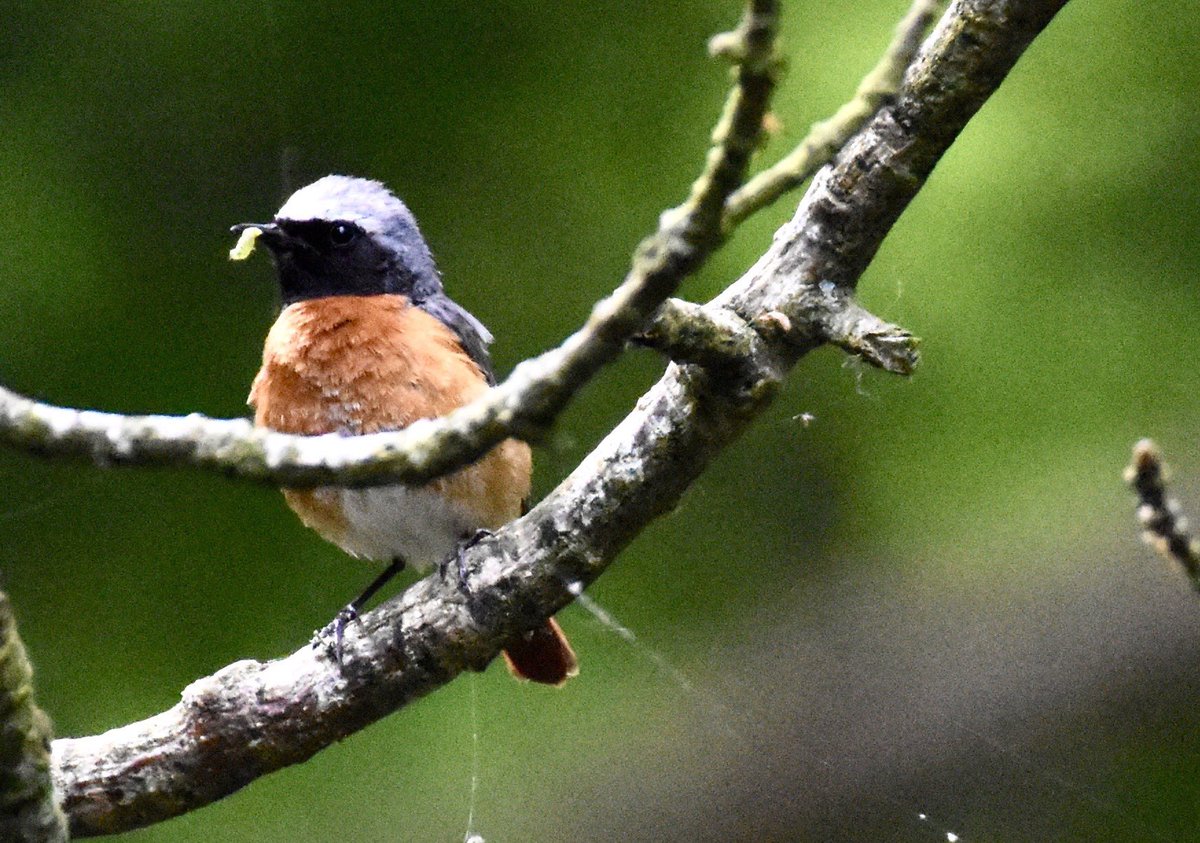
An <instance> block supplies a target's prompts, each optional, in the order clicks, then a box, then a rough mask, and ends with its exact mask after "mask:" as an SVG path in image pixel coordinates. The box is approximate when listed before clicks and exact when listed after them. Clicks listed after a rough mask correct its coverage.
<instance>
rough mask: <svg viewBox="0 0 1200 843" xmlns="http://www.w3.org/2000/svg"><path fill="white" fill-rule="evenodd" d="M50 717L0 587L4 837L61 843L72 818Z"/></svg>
mask: <svg viewBox="0 0 1200 843" xmlns="http://www.w3.org/2000/svg"><path fill="white" fill-rule="evenodd" d="M50 733H51V729H50V718H48V717H47V716H46V714H45V712H43V711H42V710H41V709H40V708H38V706H37V703H35V702H34V699H33V668H32V667H31V666H30V664H29V658H28V656H26V654H25V645H24V644H23V643H22V642H21V637H20V635H18V634H17V619H16V616H15V614H14V613H13V608H12V603H10V602H9V599H8V595H7V594H5V593H4V592H3V591H0V840H21V841H27V842H28V843H58V841H65V840H66V839H67V820H66V817H64V816H63V813H62V811H61V810H59V807H58V798H57V796H56V795H55V793H54V783H53V781H52V780H51V777H50Z"/></svg>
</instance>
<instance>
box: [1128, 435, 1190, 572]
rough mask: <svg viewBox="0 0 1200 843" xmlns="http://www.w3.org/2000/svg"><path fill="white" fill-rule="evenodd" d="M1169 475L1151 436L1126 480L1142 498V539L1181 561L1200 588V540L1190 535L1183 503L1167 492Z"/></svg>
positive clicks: (1137, 448) (1140, 447)
mask: <svg viewBox="0 0 1200 843" xmlns="http://www.w3.org/2000/svg"><path fill="white" fill-rule="evenodd" d="M1166 474H1167V467H1166V465H1164V464H1163V461H1162V454H1161V453H1160V452H1159V450H1158V446H1157V445H1155V444H1154V442H1153V441H1151V440H1149V439H1142V440H1140V441H1138V442H1137V443H1136V444H1135V445H1134V446H1133V461H1132V462H1130V464H1129V467H1128V468H1126V469H1125V482H1126V483H1128V484H1129V486H1130V487H1131V488H1132V489H1133V491H1134V492H1135V493H1136V494H1137V497H1138V508H1137V517H1138V521H1140V522H1141V524H1142V528H1143V530H1142V538H1144V539H1145V540H1146V544H1148V545H1150V546H1151V547H1153V548H1154V549H1155V550H1157V551H1158V552H1159V554H1160V555H1161V556H1163V557H1164V558H1166V559H1169V560H1171V561H1173V562H1176V563H1178V564H1179V565H1180V567H1182V568H1183V570H1184V573H1186V574H1187V575H1188V578H1189V579H1190V580H1191V581H1192V586H1193V587H1195V588H1196V589H1197V590H1198V591H1200V543H1197V542H1196V540H1195V539H1193V538H1192V537H1191V535H1189V534H1188V530H1187V520H1186V519H1185V518H1184V517H1183V516H1182V515H1181V514H1180V507H1179V502H1178V501H1177V500H1175V499H1174V498H1172V497H1168V495H1167V486H1166Z"/></svg>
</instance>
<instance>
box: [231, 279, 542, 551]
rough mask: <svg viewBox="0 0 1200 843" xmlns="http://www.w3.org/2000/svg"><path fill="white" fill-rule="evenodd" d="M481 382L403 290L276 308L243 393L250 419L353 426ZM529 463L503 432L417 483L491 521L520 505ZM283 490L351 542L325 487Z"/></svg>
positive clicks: (457, 396)
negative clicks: (465, 459) (479, 454)
mask: <svg viewBox="0 0 1200 843" xmlns="http://www.w3.org/2000/svg"><path fill="white" fill-rule="evenodd" d="M487 388H488V387H487V382H486V381H485V380H484V377H483V373H482V372H481V371H480V370H479V367H478V366H477V365H476V363H475V362H474V361H473V360H472V359H471V358H470V356H468V355H467V354H466V353H465V352H463V350H462V348H461V346H460V345H459V343H458V339H457V337H456V336H455V334H454V332H453V331H451V330H450V329H449V328H447V327H446V326H445V325H443V324H442V323H441V322H439V321H438V320H437V319H436V318H435V317H433V316H431V315H429V314H428V313H426V312H425V311H424V310H421V309H420V308H418V307H414V306H412V305H410V304H409V302H408V300H407V299H406V298H405V297H404V296H398V295H377V296H329V297H326V298H318V299H310V300H308V301H303V302H297V303H296V304H292V305H289V306H288V307H287V308H285V309H284V311H283V312H282V313H281V314H280V316H279V319H278V320H277V321H276V322H275V325H274V326H273V327H272V328H271V332H270V334H269V335H268V336H267V342H266V346H265V348H264V349H263V364H262V368H261V369H260V370H259V373H258V376H257V377H256V378H255V379H254V384H253V386H252V387H251V389H250V399H249V400H250V404H252V405H253V406H254V408H255V414H254V418H255V422H256V423H257V424H259V425H263V426H265V427H269V428H272V429H274V430H280V431H284V432H287V433H300V434H309V435H312V434H320V433H332V432H340V433H344V434H347V435H354V434H362V433H374V432H377V431H381V430H395V429H398V428H402V427H405V426H407V425H409V424H411V423H412V422H414V421H416V420H417V419H421V418H431V417H435V416H440V415H445V414H446V413H448V412H450V411H452V410H454V409H456V408H457V407H460V406H462V405H463V404H465V403H467V402H468V401H470V400H472V399H473V398H475V397H476V396H478V395H480V394H482V393H483V392H485V391H486V390H487ZM531 469H532V463H531V457H530V453H529V448H528V446H527V445H525V444H524V443H523V442H517V441H515V440H511V439H510V440H507V441H505V442H502V443H501V444H500V445H498V446H496V447H495V448H494V449H492V450H491V451H490V452H489V453H488V454H487V455H485V456H484V457H483V458H481V459H480V460H478V461H477V462H475V463H473V464H472V465H470V466H468V467H466V468H464V469H462V470H460V471H458V472H455V473H454V474H451V475H448V476H446V477H442V478H439V479H437V480H434V481H432V482H431V483H429V484H427V486H425V487H424V488H426V489H428V490H430V491H436V492H438V493H439V494H441V495H442V496H443V497H444V498H446V499H447V500H448V501H451V502H453V503H454V504H455V505H456V506H459V507H462V508H464V510H465V511H467V512H469V513H471V515H472V518H471V519H470V520H472V521H474V522H476V523H473V524H471V525H470V526H471V528H472V529H478V528H495V527H498V526H500V525H502V524H504V523H506V522H508V521H511V520H512V519H513V518H516V517H517V516H518V515H520V514H521V506H522V502H523V501H524V500H525V498H526V497H527V496H528V495H529V488H530V474H531ZM286 494H287V496H288V502H289V504H291V505H292V507H293V508H294V509H295V510H296V511H297V513H298V514H299V515H300V516H301V518H302V519H303V520H304V521H305V523H306V524H308V525H309V526H310V527H313V528H314V529H316V530H317V531H318V532H320V533H321V534H322V535H323V536H325V537H326V538H328V539H330V540H331V541H334V542H336V543H338V544H342V545H343V546H345V545H347V544H352V542H348V541H347V535H346V532H347V531H348V530H353V529H354V527H353V525H352V524H348V523H347V522H346V521H345V519H343V518H342V517H341V513H340V512H339V507H338V505H337V495H336V494H334V493H333V490H323V489H319V490H313V491H304V492H287V493H286ZM397 517H401V518H402V517H403V513H397ZM450 550H453V547H450V548H447V552H449V551H450Z"/></svg>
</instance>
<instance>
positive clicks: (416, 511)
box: [320, 486, 479, 570]
mask: <svg viewBox="0 0 1200 843" xmlns="http://www.w3.org/2000/svg"><path fill="white" fill-rule="evenodd" d="M320 493H321V494H322V495H336V496H340V497H341V503H342V516H343V518H345V521H346V530H345V533H344V534H343V535H342V536H341V540H340V541H339V542H338V544H340V545H341V546H342V548H343V549H344V550H345V551H346V552H347V553H352V554H354V555H355V556H361V557H363V558H365V559H375V560H378V561H380V562H390V561H392V560H393V559H395V558H396V557H400V558H402V559H403V560H404V561H405V563H406V564H408V565H409V566H410V567H413V568H416V569H417V570H427V569H429V568H431V567H432V566H434V565H436V564H438V563H440V562H442V561H444V560H445V559H446V558H447V557H448V556H450V554H451V553H453V552H454V551H455V548H457V547H458V543H459V542H461V541H462V540H463V539H466V538H469V537H470V536H472V535H473V534H474V532H475V530H476V529H477V528H478V526H479V525H478V522H477V521H476V520H475V519H473V518H471V517H470V515H469V513H467V512H465V511H463V510H462V509H460V508H458V507H455V506H453V505H451V504H448V503H446V501H445V499H444V498H442V497H441V496H440V495H438V494H436V493H434V492H431V491H428V490H426V489H419V488H413V487H411V486H380V487H377V488H371V489H322V490H321V492H320Z"/></svg>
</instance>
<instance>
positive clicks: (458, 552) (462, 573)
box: [438, 530, 494, 597]
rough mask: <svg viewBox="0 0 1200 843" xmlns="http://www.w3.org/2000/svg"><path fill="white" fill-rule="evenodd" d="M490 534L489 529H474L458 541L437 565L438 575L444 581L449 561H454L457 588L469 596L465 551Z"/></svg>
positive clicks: (469, 587) (469, 588)
mask: <svg viewBox="0 0 1200 843" xmlns="http://www.w3.org/2000/svg"><path fill="white" fill-rule="evenodd" d="M492 535H494V534H493V533H492V531H491V530H476V531H475V533H474V534H473V535H470V536H468V537H467V538H465V539H463V540H462V541H460V542H459V543H458V547H456V548H455V549H454V552H453V553H451V554H450V555H449V556H447V557H446V558H445V559H443V560H442V562H441V564H440V565H438V576H440V577H441V578H442V580H443V581H445V579H446V574H448V573H449V572H450V563H451V562H454V563H455V573H457V574H458V582H457V583H456V585H457V586H458V590H459V592H461V593H462V594H464V595H466V596H467V597H470V596H471V585H470V583H468V582H467V573H468V571H467V551H468V550H470V549H471V548H473V547H474V546H475V545H477V544H479V542H481V541H483V540H484V539H487V538H491V537H492Z"/></svg>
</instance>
